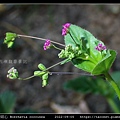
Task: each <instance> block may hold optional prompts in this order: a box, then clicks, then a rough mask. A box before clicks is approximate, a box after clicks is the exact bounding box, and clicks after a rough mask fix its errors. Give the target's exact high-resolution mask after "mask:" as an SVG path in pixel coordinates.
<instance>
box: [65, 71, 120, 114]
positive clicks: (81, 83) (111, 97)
mask: <svg viewBox="0 0 120 120" xmlns="http://www.w3.org/2000/svg"><path fill="white" fill-rule="evenodd" d="M111 76H112V77H113V79H114V80H115V81H116V83H117V84H118V85H119V87H120V80H119V78H120V71H116V72H113V73H112V74H111ZM63 89H64V90H73V91H75V92H77V93H82V94H84V95H87V94H89V93H91V94H94V95H102V96H103V97H104V98H105V99H106V101H107V102H108V103H109V105H110V107H111V109H112V110H113V112H114V113H120V107H119V106H120V101H119V100H118V99H117V97H116V94H115V92H114V90H113V89H112V88H111V87H110V85H109V84H108V83H107V81H105V80H103V78H102V77H90V76H80V77H78V78H75V79H72V80H69V81H67V82H65V83H64V84H63Z"/></svg>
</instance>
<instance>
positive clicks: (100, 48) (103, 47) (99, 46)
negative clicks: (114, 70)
mask: <svg viewBox="0 0 120 120" xmlns="http://www.w3.org/2000/svg"><path fill="white" fill-rule="evenodd" d="M95 49H96V50H98V51H101V50H106V46H105V45H103V44H102V43H99V44H98V45H97V46H96V47H95Z"/></svg>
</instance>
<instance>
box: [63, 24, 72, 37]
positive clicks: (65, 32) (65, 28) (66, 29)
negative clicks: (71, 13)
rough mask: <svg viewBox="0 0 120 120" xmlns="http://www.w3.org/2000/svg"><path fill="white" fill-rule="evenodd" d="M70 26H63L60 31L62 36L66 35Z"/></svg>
mask: <svg viewBox="0 0 120 120" xmlns="http://www.w3.org/2000/svg"><path fill="white" fill-rule="evenodd" d="M70 25H71V24H70V23H66V24H64V25H63V29H62V35H63V36H64V35H66V34H67V32H68V28H69V27H70Z"/></svg>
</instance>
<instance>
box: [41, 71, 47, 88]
mask: <svg viewBox="0 0 120 120" xmlns="http://www.w3.org/2000/svg"><path fill="white" fill-rule="evenodd" d="M47 84H48V73H45V74H44V75H43V76H42V87H45V86H46V85H47Z"/></svg>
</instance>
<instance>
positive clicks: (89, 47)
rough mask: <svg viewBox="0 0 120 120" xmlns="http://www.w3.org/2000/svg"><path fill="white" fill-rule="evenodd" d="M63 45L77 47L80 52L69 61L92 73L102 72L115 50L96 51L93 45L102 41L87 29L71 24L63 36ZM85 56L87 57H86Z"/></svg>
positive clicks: (112, 59) (109, 65) (108, 65)
mask: <svg viewBox="0 0 120 120" xmlns="http://www.w3.org/2000/svg"><path fill="white" fill-rule="evenodd" d="M64 41H65V45H66V46H67V45H72V46H73V47H74V48H76V47H78V48H79V51H82V53H81V54H80V55H79V56H75V57H74V58H73V59H72V60H71V62H72V63H73V65H74V66H75V67H77V68H79V69H81V70H84V71H86V72H90V73H91V74H93V75H100V74H103V73H104V72H105V71H106V72H107V71H108V70H109V69H110V67H111V66H112V64H113V62H114V60H115V58H116V52H115V51H114V50H108V49H107V50H103V51H97V50H96V49H95V47H96V46H97V45H98V44H99V43H102V44H103V45H104V43H103V42H102V41H100V40H98V39H97V38H95V37H94V36H93V35H92V34H91V33H90V32H89V31H87V30H85V29H83V28H81V27H79V26H76V25H73V24H71V25H70V27H69V30H68V33H67V35H65V36H64ZM86 57H87V58H86Z"/></svg>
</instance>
